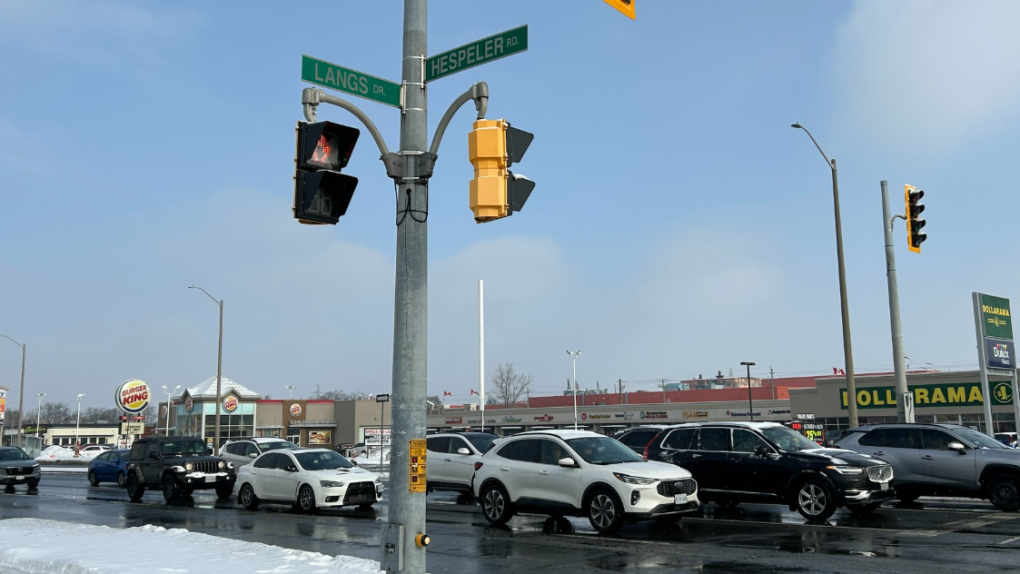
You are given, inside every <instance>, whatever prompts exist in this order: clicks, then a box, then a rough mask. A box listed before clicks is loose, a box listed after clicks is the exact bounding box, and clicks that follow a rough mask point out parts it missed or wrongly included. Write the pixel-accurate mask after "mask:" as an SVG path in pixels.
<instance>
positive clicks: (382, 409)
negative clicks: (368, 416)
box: [379, 403, 393, 466]
mask: <svg viewBox="0 0 1020 574" xmlns="http://www.w3.org/2000/svg"><path fill="white" fill-rule="evenodd" d="M385 427H386V403H379V466H382V465H383V464H385V463H384V462H383V432H384V431H383V429H384V428H385ZM390 458H391V459H392V458H393V441H392V440H390Z"/></svg>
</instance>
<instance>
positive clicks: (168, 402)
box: [163, 385, 181, 436]
mask: <svg viewBox="0 0 1020 574" xmlns="http://www.w3.org/2000/svg"><path fill="white" fill-rule="evenodd" d="M180 388H181V386H180V385H177V386H176V387H174V390H172V391H168V390H167V389H166V385H163V392H164V393H166V431H165V432H164V434H165V435H166V436H170V405H171V404H173V397H174V395H175V394H177V389H180Z"/></svg>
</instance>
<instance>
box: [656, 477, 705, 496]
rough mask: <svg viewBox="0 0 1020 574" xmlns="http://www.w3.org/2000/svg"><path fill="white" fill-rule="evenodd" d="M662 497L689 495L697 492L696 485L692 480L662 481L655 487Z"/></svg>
mask: <svg viewBox="0 0 1020 574" xmlns="http://www.w3.org/2000/svg"><path fill="white" fill-rule="evenodd" d="M656 490H657V491H658V492H659V494H661V495H662V496H669V497H672V496H675V495H677V494H687V495H691V494H694V493H695V492H697V491H698V483H697V482H695V481H694V479H693V478H676V479H668V480H663V481H662V482H660V483H659V486H658V487H656Z"/></svg>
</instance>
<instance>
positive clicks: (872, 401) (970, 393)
mask: <svg viewBox="0 0 1020 574" xmlns="http://www.w3.org/2000/svg"><path fill="white" fill-rule="evenodd" d="M980 380H981V378H980V375H979V373H978V371H960V372H948V373H941V372H930V373H908V374H907V388H908V389H909V390H911V391H913V392H914V415H915V416H914V418H915V421H916V422H928V423H932V422H936V423H953V424H961V425H965V426H969V427H972V428H975V429H978V430H980V431H981V432H984V431H985V421H984V414H983V413H984V408H983V399H984V395H983V393H982V392H981V383H980ZM855 383H856V386H857V418H858V423H859V424H861V425H866V424H876V423H886V422H896V420H897V419H896V382H895V379H894V378H893V376H892V375H891V374H889V375H879V376H867V377H855ZM817 385H818V386H817V387H815V388H803V389H790V408H791V410H792V411H793V417H794V418H795V419H798V420H801V421H803V422H804V423H806V424H811V425H817V426H820V427H822V429H823V430H824V431H825V434H826V436H828V437H833V436H835V434H836V433H837V432H838V431H840V430H843V429H846V428H848V427H849V426H850V420H849V418H848V415H847V411H848V409H849V402H848V399H847V392H846V378H845V377H819V378H818V379H817ZM990 386H991V388H992V393H991V395H992V396H991V400H992V418H993V419H994V427H993V428H994V431H995V432H1012V431H1015V430H1016V418H1015V416H1014V406H1013V386H1012V384H1011V382H1010V379H1009V378H1008V377H1001V376H992V377H990Z"/></svg>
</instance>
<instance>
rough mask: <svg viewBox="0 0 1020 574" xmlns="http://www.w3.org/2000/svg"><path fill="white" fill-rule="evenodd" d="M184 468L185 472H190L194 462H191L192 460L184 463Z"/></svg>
mask: <svg viewBox="0 0 1020 574" xmlns="http://www.w3.org/2000/svg"><path fill="white" fill-rule="evenodd" d="M184 470H186V471H187V472H191V471H193V470H195V464H194V463H192V462H189V463H188V464H185V465H184Z"/></svg>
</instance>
